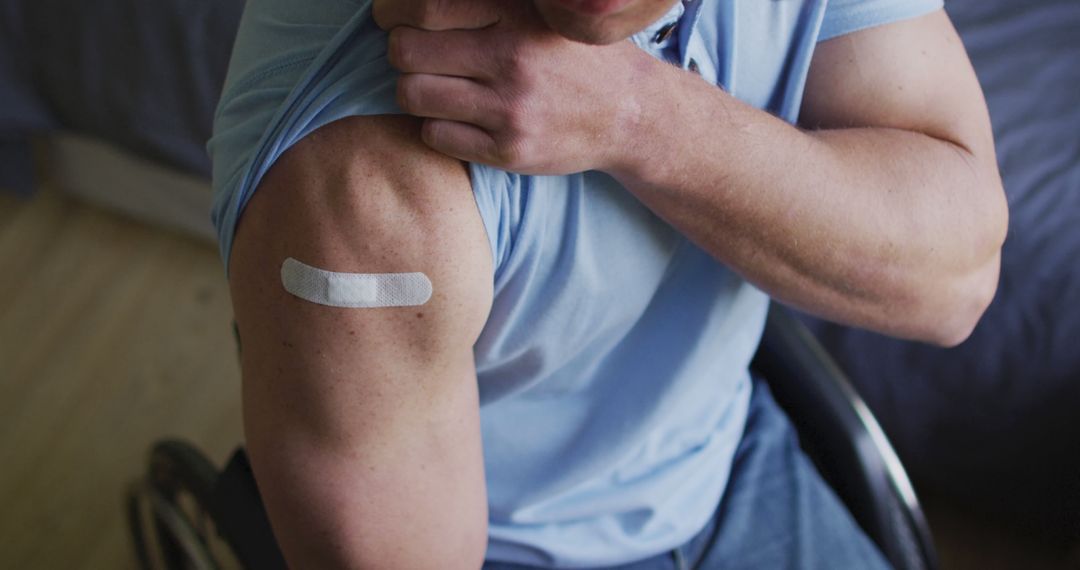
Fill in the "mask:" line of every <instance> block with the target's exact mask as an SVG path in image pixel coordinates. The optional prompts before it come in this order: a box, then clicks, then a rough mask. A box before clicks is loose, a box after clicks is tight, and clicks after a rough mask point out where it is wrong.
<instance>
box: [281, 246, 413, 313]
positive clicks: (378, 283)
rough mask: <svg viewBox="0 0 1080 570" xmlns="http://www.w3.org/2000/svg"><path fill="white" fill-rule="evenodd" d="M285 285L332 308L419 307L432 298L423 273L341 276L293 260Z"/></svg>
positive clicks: (283, 266) (284, 271)
mask: <svg viewBox="0 0 1080 570" xmlns="http://www.w3.org/2000/svg"><path fill="white" fill-rule="evenodd" d="M281 284H282V285H284V287H285V290H286V291H288V292H289V293H292V294H293V295H296V296H297V297H300V298H301V299H304V300H306V301H311V302H312V303H318V304H320V305H326V306H329V307H343V308H350V309H363V308H378V307H415V306H418V305H423V304H424V303H427V302H428V300H429V299H431V280H430V279H428V277H427V275H424V274H423V273H337V272H334V271H326V270H325V269H319V268H317V267H312V266H310V265H306V264H304V263H302V262H300V261H297V260H295V259H293V258H291V257H290V258H288V259H286V260H285V262H284V263H282V264H281Z"/></svg>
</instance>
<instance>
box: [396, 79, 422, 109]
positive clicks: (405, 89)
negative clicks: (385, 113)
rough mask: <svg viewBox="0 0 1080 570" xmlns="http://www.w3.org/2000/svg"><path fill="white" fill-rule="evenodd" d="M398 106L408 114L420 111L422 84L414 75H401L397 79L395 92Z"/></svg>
mask: <svg viewBox="0 0 1080 570" xmlns="http://www.w3.org/2000/svg"><path fill="white" fill-rule="evenodd" d="M395 96H396V99H397V104H398V107H400V108H401V110H402V111H405V112H406V113H408V114H410V115H415V114H419V113H421V112H422V110H423V109H422V102H423V85H421V83H420V77H419V76H416V75H407V74H406V75H402V76H401V77H399V78H398V81H397V91H396V93H395Z"/></svg>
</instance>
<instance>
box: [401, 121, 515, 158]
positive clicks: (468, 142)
mask: <svg viewBox="0 0 1080 570" xmlns="http://www.w3.org/2000/svg"><path fill="white" fill-rule="evenodd" d="M420 136H421V138H422V139H423V141H424V144H426V145H428V146H429V147H431V148H432V149H434V150H436V151H438V152H441V153H443V154H445V155H447V156H452V157H454V158H457V159H458V160H463V161H465V162H478V163H482V164H489V165H494V164H498V163H499V162H500V161H499V156H498V154H499V151H498V146H497V145H496V143H495V139H493V138H492V137H491V135H490V134H488V132H487V131H485V130H483V129H481V128H479V127H475V126H473V125H469V124H466V123H459V122H456V121H445V120H442V119H428V120H427V121H424V127H423V129H422V130H421V134H420Z"/></svg>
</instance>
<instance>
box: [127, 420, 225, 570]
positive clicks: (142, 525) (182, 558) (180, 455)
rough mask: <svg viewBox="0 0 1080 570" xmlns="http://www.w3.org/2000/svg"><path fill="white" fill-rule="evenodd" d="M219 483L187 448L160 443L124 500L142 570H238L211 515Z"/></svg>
mask: <svg viewBox="0 0 1080 570" xmlns="http://www.w3.org/2000/svg"><path fill="white" fill-rule="evenodd" d="M217 479H218V473H217V469H215V467H214V465H213V464H212V463H210V461H209V460H207V459H206V457H205V456H203V455H202V454H201V453H200V452H199V451H198V450H196V449H195V448H193V447H191V446H190V445H188V444H185V443H182V442H179V441H163V442H160V443H158V444H156V445H155V446H154V447H153V449H152V450H151V452H150V459H149V465H148V470H147V474H146V476H145V477H144V478H143V479H142V480H140V481H137V482H135V483H133V484H132V486H131V488H130V489H129V491H128V496H127V515H128V523H129V526H130V530H131V536H132V539H133V541H134V543H135V554H136V557H137V558H138V561H139V564H140V566H141V567H142V568H144V569H145V570H157V569H165V570H218V569H220V568H236V567H238V565H236V564H235V561H234V560H232V558H231V556H229V554H228V549H227V548H222V547H220V543H219V541H218V540H217V539H216V536H215V534H216V533H215V525H214V521H213V520H212V519H211V517H210V515H209V513H210V511H211V499H212V496H213V491H214V488H215V486H216V484H217ZM223 562H224V563H225V564H223Z"/></svg>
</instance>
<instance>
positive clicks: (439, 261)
mask: <svg viewBox="0 0 1080 570" xmlns="http://www.w3.org/2000/svg"><path fill="white" fill-rule="evenodd" d="M419 129H420V126H419V122H418V121H416V120H415V119H412V118H409V117H404V116H375V117H351V118H347V119H343V120H340V121H337V122H334V123H331V124H330V125H327V126H325V127H323V128H321V129H319V130H317V131H315V132H314V133H312V134H311V135H310V136H308V137H306V138H305V139H304V140H301V141H300V142H298V143H297V144H296V145H295V146H294V147H293V148H291V149H290V150H289V151H287V152H286V153H285V154H283V155H282V157H281V158H280V159H279V160H278V162H277V163H276V164H275V165H274V167H273V168H272V169H271V170H270V172H269V173H268V174H267V175H266V177H265V178H264V180H263V181H262V183H261V184H260V186H259V188H258V190H257V191H256V192H255V194H254V195H253V197H252V199H251V201H250V202H249V204H248V206H247V208H246V209H245V211H244V213H243V215H242V217H241V219H240V221H239V224H238V228H237V235H236V238H235V242H234V247H233V254H232V260H231V265H230V275H231V281H232V282H233V288H234V296H235V293H236V292H237V291H236V289H237V288H243V289H253V288H259V289H261V288H263V287H265V286H266V285H269V284H274V283H275V281H277V280H279V277H278V271H279V270H280V268H281V264H282V262H283V261H284V259H286V258H288V257H294V258H296V259H299V260H301V261H303V262H304V263H307V264H309V265H313V266H316V267H320V268H323V269H328V270H331V271H341V272H350V273H404V272H424V273H425V274H427V275H428V276H429V278H430V279H431V280H432V283H433V290H434V294H433V298H432V301H431V308H433V309H440V308H445V309H447V310H448V311H450V312H455V314H452V315H450V314H448V315H445V316H446V317H450V318H453V320H454V321H455V322H454V326H455V327H460V326H462V325H468V327H467V328H468V330H469V332H470V333H475V334H479V329H480V328H481V327H482V325H483V321H484V319H485V318H486V314H487V306H488V305H489V304H490V298H491V274H492V269H491V253H490V247H489V245H488V242H487V239H486V234H485V233H484V228H483V223H482V221H481V219H480V216H479V212H478V211H477V208H476V203H475V199H474V198H473V194H472V189H471V185H470V182H469V176H468V171H467V170H466V168H465V166H464V165H463V164H462V163H461V162H459V161H458V160H455V159H452V158H449V157H446V156H444V155H441V154H438V153H436V152H434V151H432V150H430V149H429V148H427V147H426V146H424V145H423V144H422V143H421V142H420V138H419ZM257 284H262V286H259V285H257ZM279 288H280V287H279ZM252 292H254V290H253V291H252ZM241 296H250V295H243V294H241ZM239 301H241V299H234V303H235V304H238V305H239V304H240V303H239ZM265 301H266V300H263V302H265ZM451 301H452V302H451ZM241 309H242V307H240V306H237V310H238V313H240V312H242V310H241ZM456 311H464V313H461V314H458V313H456ZM237 316H238V317H240V316H241V315H240V314H238V315H237ZM429 324H435V323H429ZM447 324H449V323H447ZM462 332H464V331H462Z"/></svg>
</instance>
